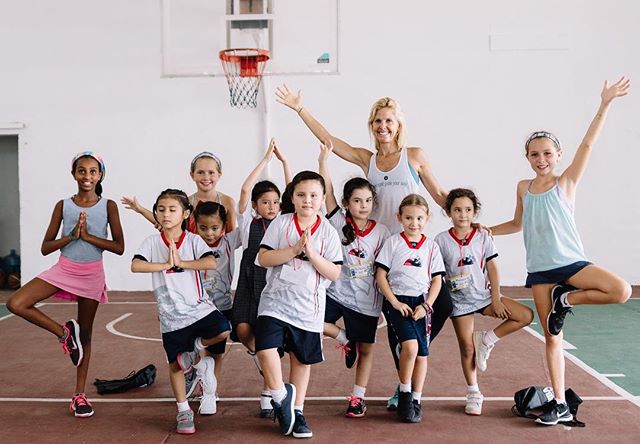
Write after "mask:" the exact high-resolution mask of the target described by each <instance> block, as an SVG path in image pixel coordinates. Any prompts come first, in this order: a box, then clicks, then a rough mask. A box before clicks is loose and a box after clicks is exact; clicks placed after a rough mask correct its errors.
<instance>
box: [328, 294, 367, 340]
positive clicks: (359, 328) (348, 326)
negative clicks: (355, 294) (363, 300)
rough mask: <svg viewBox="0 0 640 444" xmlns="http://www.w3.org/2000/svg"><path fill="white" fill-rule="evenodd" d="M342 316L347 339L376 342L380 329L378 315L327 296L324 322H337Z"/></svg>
mask: <svg viewBox="0 0 640 444" xmlns="http://www.w3.org/2000/svg"><path fill="white" fill-rule="evenodd" d="M340 318H344V327H345V330H346V332H347V339H349V340H350V341H353V342H364V343H366V344H374V343H375V342H376V332H377V331H378V317H377V316H368V315H366V314H362V313H358V312H357V311H354V310H351V309H350V308H347V307H345V306H343V305H342V304H340V302H337V301H334V300H333V299H331V298H330V297H329V296H327V306H326V308H325V311H324V322H328V323H330V324H335V323H336V321H337V320H338V319H340Z"/></svg>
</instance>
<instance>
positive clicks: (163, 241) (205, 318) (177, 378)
mask: <svg viewBox="0 0 640 444" xmlns="http://www.w3.org/2000/svg"><path fill="white" fill-rule="evenodd" d="M190 212H191V205H190V204H189V198H188V197H187V195H186V194H185V193H184V192H182V191H180V190H174V189H167V190H165V191H163V192H162V193H161V194H160V196H158V199H157V200H156V203H155V205H154V206H153V213H154V215H155V217H156V221H157V223H158V224H159V225H160V226H161V228H162V232H161V233H159V234H154V235H152V236H149V237H148V238H147V239H145V241H144V242H143V243H142V245H141V246H140V248H138V251H137V253H136V255H135V256H134V258H133V261H132V263H131V271H132V272H134V273H151V274H152V279H151V280H152V283H153V292H154V294H155V297H156V300H157V305H158V315H159V318H160V331H161V332H162V345H163V347H164V350H165V353H166V355H167V361H168V362H169V378H170V381H171V388H172V390H173V394H174V396H175V398H176V402H177V406H178V416H177V432H178V433H181V434H191V433H195V431H196V429H195V424H194V420H193V411H192V410H191V408H190V407H189V403H188V401H187V394H186V391H185V376H184V373H186V372H189V371H190V370H191V368H190V366H192V365H193V367H195V368H196V370H197V372H198V374H200V375H202V386H203V387H202V392H203V395H202V400H201V402H200V414H203V415H212V414H214V413H216V385H217V381H216V378H215V376H214V367H215V361H214V360H213V358H211V357H210V356H206V357H202V358H201V357H200V352H202V351H203V350H204V349H205V348H206V347H209V346H214V345H215V344H218V343H219V342H224V341H226V339H227V337H228V336H229V331H230V330H231V325H230V324H229V321H228V320H227V319H226V318H225V317H224V316H223V315H222V313H220V311H218V310H217V309H216V306H215V305H214V304H213V302H211V300H210V299H209V298H208V297H207V293H206V291H205V289H204V287H203V284H202V277H201V275H200V272H199V270H215V268H216V260H215V258H214V257H213V252H212V251H211V248H209V247H208V246H207V244H206V243H205V242H204V241H203V240H202V238H200V237H199V236H197V235H195V234H193V233H190V232H187V231H185V230H186V226H187V220H188V219H189V216H190ZM194 351H195V353H194Z"/></svg>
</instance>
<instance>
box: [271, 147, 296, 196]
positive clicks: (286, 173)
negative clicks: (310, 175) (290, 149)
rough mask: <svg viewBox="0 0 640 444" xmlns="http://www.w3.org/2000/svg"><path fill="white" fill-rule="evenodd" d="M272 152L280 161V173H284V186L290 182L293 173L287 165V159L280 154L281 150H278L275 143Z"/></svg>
mask: <svg viewBox="0 0 640 444" xmlns="http://www.w3.org/2000/svg"><path fill="white" fill-rule="evenodd" d="M273 154H274V155H275V156H276V159H278V160H279V161H280V163H282V174H283V175H284V186H285V187H286V186H287V185H289V184H290V183H291V179H293V174H292V173H291V168H290V167H289V161H288V160H287V158H286V157H285V156H284V154H282V151H280V149H279V148H278V145H277V144H276V146H275V148H274V149H273Z"/></svg>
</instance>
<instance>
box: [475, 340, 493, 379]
mask: <svg viewBox="0 0 640 444" xmlns="http://www.w3.org/2000/svg"><path fill="white" fill-rule="evenodd" d="M484 335H485V332H484V331H474V332H473V348H474V349H475V355H476V367H477V368H478V370H480V371H481V372H483V371H485V370H486V369H487V360H488V359H489V356H490V355H491V350H493V347H494V345H493V344H491V345H487V344H485V343H484V340H483V338H484Z"/></svg>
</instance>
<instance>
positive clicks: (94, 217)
mask: <svg viewBox="0 0 640 444" xmlns="http://www.w3.org/2000/svg"><path fill="white" fill-rule="evenodd" d="M82 211H84V212H85V213H87V231H88V232H89V234H92V235H94V236H96V237H101V238H103V239H106V238H107V199H105V198H104V197H103V198H101V199H100V200H99V201H98V202H97V203H96V204H95V205H94V206H92V207H79V206H78V205H76V204H75V202H73V199H65V200H63V201H62V235H63V236H68V235H69V233H71V232H72V231H73V229H74V228H75V226H76V224H77V223H78V217H80V212H82ZM102 251H103V250H102V249H101V248H98V247H96V246H95V245H91V244H90V243H88V242H85V241H83V240H82V239H78V240H75V241H73V242H69V243H68V244H67V245H65V246H64V247H62V248H61V249H60V253H61V254H62V255H63V256H64V257H66V258H68V259H71V260H72V261H75V262H95V261H99V260H100V259H102Z"/></svg>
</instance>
